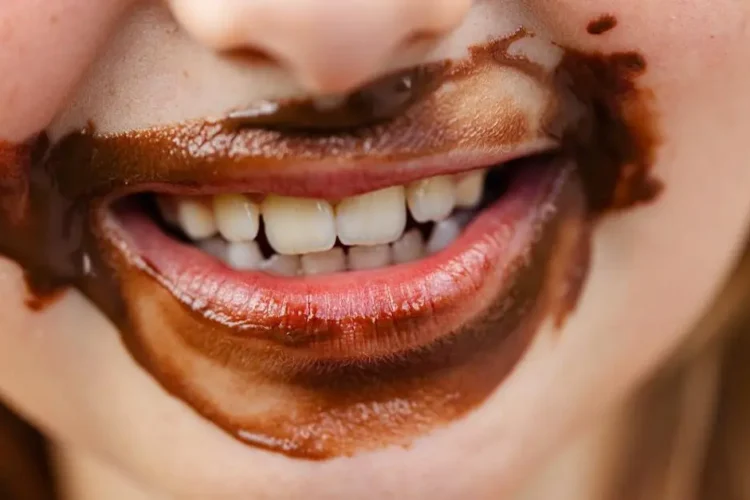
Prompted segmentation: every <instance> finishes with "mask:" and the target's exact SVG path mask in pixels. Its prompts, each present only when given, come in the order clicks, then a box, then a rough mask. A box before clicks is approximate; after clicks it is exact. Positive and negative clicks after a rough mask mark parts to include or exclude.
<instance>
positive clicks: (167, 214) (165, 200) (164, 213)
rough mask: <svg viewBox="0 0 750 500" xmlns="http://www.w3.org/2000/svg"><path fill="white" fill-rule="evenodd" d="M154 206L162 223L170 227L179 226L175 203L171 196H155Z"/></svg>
mask: <svg viewBox="0 0 750 500" xmlns="http://www.w3.org/2000/svg"><path fill="white" fill-rule="evenodd" d="M156 205H157V206H158V207H159V212H160V213H161V218H162V219H164V222H166V223H168V224H171V225H172V226H179V225H180V221H178V220H177V201H176V199H175V198H174V197H173V196H157V197H156Z"/></svg>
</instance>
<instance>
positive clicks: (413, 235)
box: [392, 229, 424, 264]
mask: <svg viewBox="0 0 750 500" xmlns="http://www.w3.org/2000/svg"><path fill="white" fill-rule="evenodd" d="M392 249H393V262H394V263H396V264H403V263H405V262H411V261H413V260H418V259H421V258H422V257H423V256H424V241H423V240H422V235H421V234H420V232H419V230H417V229H412V230H410V231H407V232H406V233H404V235H403V236H402V237H401V239H400V240H398V241H397V242H395V243H394V244H393V245H392Z"/></svg>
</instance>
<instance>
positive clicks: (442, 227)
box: [427, 218, 461, 254]
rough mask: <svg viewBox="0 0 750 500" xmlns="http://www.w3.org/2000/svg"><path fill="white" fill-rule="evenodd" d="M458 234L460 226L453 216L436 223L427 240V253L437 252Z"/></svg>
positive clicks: (454, 239)
mask: <svg viewBox="0 0 750 500" xmlns="http://www.w3.org/2000/svg"><path fill="white" fill-rule="evenodd" d="M459 234H461V226H460V225H459V223H458V221H456V220H455V219H453V218H450V219H446V220H443V221H440V222H438V223H436V224H435V227H434V228H433V229H432V234H431V235H430V239H429V241H428V242H427V253H429V254H434V253H438V252H439V251H440V250H443V249H444V248H446V247H447V246H448V245H450V244H451V243H453V242H454V241H456V238H458V235H459Z"/></svg>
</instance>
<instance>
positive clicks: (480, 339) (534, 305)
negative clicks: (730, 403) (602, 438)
mask: <svg viewBox="0 0 750 500" xmlns="http://www.w3.org/2000/svg"><path fill="white" fill-rule="evenodd" d="M5 4H6V5H5V6H3V7H2V8H0V21H2V23H0V25H2V26H6V28H4V30H5V34H6V37H5V38H6V42H4V47H5V48H4V49H3V50H4V51H5V52H4V53H2V54H0V67H2V69H3V73H4V74H5V75H6V77H5V78H3V80H2V81H0V100H1V102H2V106H0V137H1V138H3V139H5V143H4V145H3V146H2V148H0V152H2V154H0V168H2V169H4V170H5V173H4V174H3V176H4V179H3V180H2V181H0V188H2V189H0V194H2V196H3V198H2V203H1V204H0V207H2V209H3V215H2V220H1V221H0V228H2V235H3V236H2V238H0V249H1V250H2V252H3V253H4V254H5V255H6V256H7V257H8V259H7V260H3V261H2V264H1V266H0V277H1V278H2V279H0V292H2V293H3V296H5V297H6V299H5V302H4V303H3V305H2V314H0V394H1V395H2V397H3V399H5V400H7V401H8V402H9V403H10V404H11V405H12V406H14V407H15V408H16V409H18V410H19V411H20V412H22V413H23V415H24V416H26V417H27V418H29V419H30V420H31V421H32V422H34V423H35V424H36V425H38V426H39V427H40V428H41V429H42V430H44V431H45V432H46V433H47V434H48V435H49V436H50V437H51V438H52V439H55V440H59V441H60V442H63V443H65V444H67V445H69V446H71V447H74V448H78V449H81V450H85V451H86V452H88V453H92V454H94V455H95V456H97V457H99V458H100V459H102V460H107V461H108V462H110V463H112V464H114V465H115V466H116V467H117V468H118V469H119V470H121V471H122V472H123V473H125V474H128V475H130V476H132V477H133V478H135V479H136V480H137V481H138V482H140V483H142V484H143V485H144V487H145V488H147V489H152V490H154V491H162V492H168V493H172V494H177V495H180V494H188V493H190V494H192V495H196V494H197V495H199V496H209V497H217V496H221V497H228V498H235V497H236V498H248V497H252V498H256V497H258V498H266V497H268V498H294V497H296V496H298V495H300V494H302V492H304V494H306V495H311V496H313V497H315V498H319V497H320V498H331V497H336V498H338V497H354V496H356V497H358V498H382V497H383V496H388V495H395V496H398V497H399V498H456V497H457V496H459V495H461V496H464V495H465V496H469V497H473V498H498V496H499V495H504V494H510V493H512V492H513V491H515V490H516V489H518V488H519V487H520V486H521V485H523V484H524V483H525V482H527V481H529V479H530V478H531V477H533V475H534V473H535V472H536V471H538V469H539V468H540V466H541V465H542V464H543V463H545V461H546V460H548V459H549V458H550V457H552V456H554V455H555V453H557V451H558V450H559V449H560V447H561V446H562V445H563V444H564V443H565V442H566V441H568V440H570V439H572V438H573V437H574V436H576V435H578V434H579V433H581V432H582V430H583V429H585V428H587V427H591V426H592V425H593V423H595V422H596V421H598V420H599V419H600V418H601V416H602V415H603V414H604V413H605V412H607V411H611V410H612V409H613V408H615V407H616V406H617V405H618V404H619V403H620V402H621V401H622V400H623V399H624V398H625V397H626V395H627V394H628V392H629V391H632V390H633V388H635V387H636V386H637V384H638V382H639V381H641V380H642V379H643V378H644V377H646V376H647V375H648V374H649V372H650V370H652V369H653V368H654V367H655V366H657V365H658V364H659V363H660V362H662V361H663V360H664V359H665V358H666V357H667V356H668V355H669V353H670V352H672V351H673V350H674V349H675V348H676V346H678V345H679V344H680V341H681V340H682V339H683V338H684V337H685V336H686V335H687V334H688V333H689V331H690V328H691V326H692V325H694V323H695V322H696V321H697V319H698V318H699V316H700V314H701V313H702V311H703V310H704V308H705V307H706V306H707V305H708V304H709V302H710V300H711V299H712V298H713V297H714V296H715V294H716V292H717V290H718V287H719V286H720V285H721V283H722V280H723V279H724V277H725V275H726V274H727V273H728V272H729V271H730V270H731V267H732V265H733V263H734V261H735V257H736V254H737V252H738V251H739V250H740V249H741V244H742V242H743V237H744V233H745V229H746V228H747V227H748V225H749V224H750V220H749V219H750V198H748V196H747V193H748V192H750V169H747V168H746V166H745V162H746V156H747V155H746V151H747V147H746V146H745V144H746V140H747V139H746V138H747V137H748V135H749V134H750V97H749V96H748V94H747V92H746V88H747V86H748V85H749V84H750V66H748V65H747V61H748V60H750V32H749V31H748V25H749V24H748V23H750V3H748V2H736V1H731V0H716V1H714V2H711V3H710V5H709V4H708V3H707V2H704V3H700V2H685V1H681V0H663V1H659V2H657V1H649V0H638V1H632V2H615V1H612V0H600V1H596V2H592V1H584V0H562V1H560V0H558V1H554V2H553V1H548V0H532V1H527V2H518V1H511V2H500V1H496V0H478V1H475V2H470V1H469V0H441V1H440V2H435V1H434V0H425V1H421V0H415V1H411V2H406V1H400V0H378V1H368V0H361V1H358V2H348V3H338V2H328V1H319V2H313V1H308V0H295V1H289V2H272V1H266V2H244V1H241V0H235V1H230V0H221V1H216V2H199V1H198V0H172V1H171V2H166V3H161V2H129V1H126V0H106V1H100V2H97V5H96V6H91V5H89V3H88V2H84V1H82V0H54V1H48V2H46V3H45V7H44V9H42V10H43V11H44V12H45V13H47V14H46V15H43V16H39V15H38V12H39V8H34V7H32V6H31V5H30V4H28V2H23V1H21V0H11V2H10V4H8V2H7V0H6V2H5ZM13 27H15V28H13ZM12 28H13V29H12ZM40 131H41V132H42V134H41V135H40V134H39V133H40ZM42 153H44V154H42ZM19 264H20V266H19ZM24 270H25V271H26V272H25V273H24ZM29 287H30V288H31V294H32V300H29V295H28V294H29V292H28V290H29ZM550 416H553V418H550ZM456 464H461V466H460V467H461V468H460V470H458V469H457V468H456V467H457V465H456ZM342 477H346V478H350V477H356V478H357V479H356V480H346V481H341V478H342ZM414 478H419V479H418V480H417V481H415V480H414Z"/></svg>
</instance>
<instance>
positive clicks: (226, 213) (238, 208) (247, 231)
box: [214, 194, 260, 242]
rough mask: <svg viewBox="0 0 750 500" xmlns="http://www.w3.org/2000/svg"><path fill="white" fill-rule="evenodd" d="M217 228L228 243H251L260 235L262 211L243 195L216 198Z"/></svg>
mask: <svg viewBox="0 0 750 500" xmlns="http://www.w3.org/2000/svg"><path fill="white" fill-rule="evenodd" d="M214 216H215V217H216V226H217V227H218V229H219V232H220V233H221V235H222V236H223V237H224V239H226V240H227V241H235V242H236V241H251V240H254V239H255V237H256V236H257V235H258V228H259V227H260V223H259V217H260V209H259V208H258V205H256V204H255V203H253V201H252V200H250V198H248V197H247V196H244V195H241V194H223V195H219V196H215V197H214Z"/></svg>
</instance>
